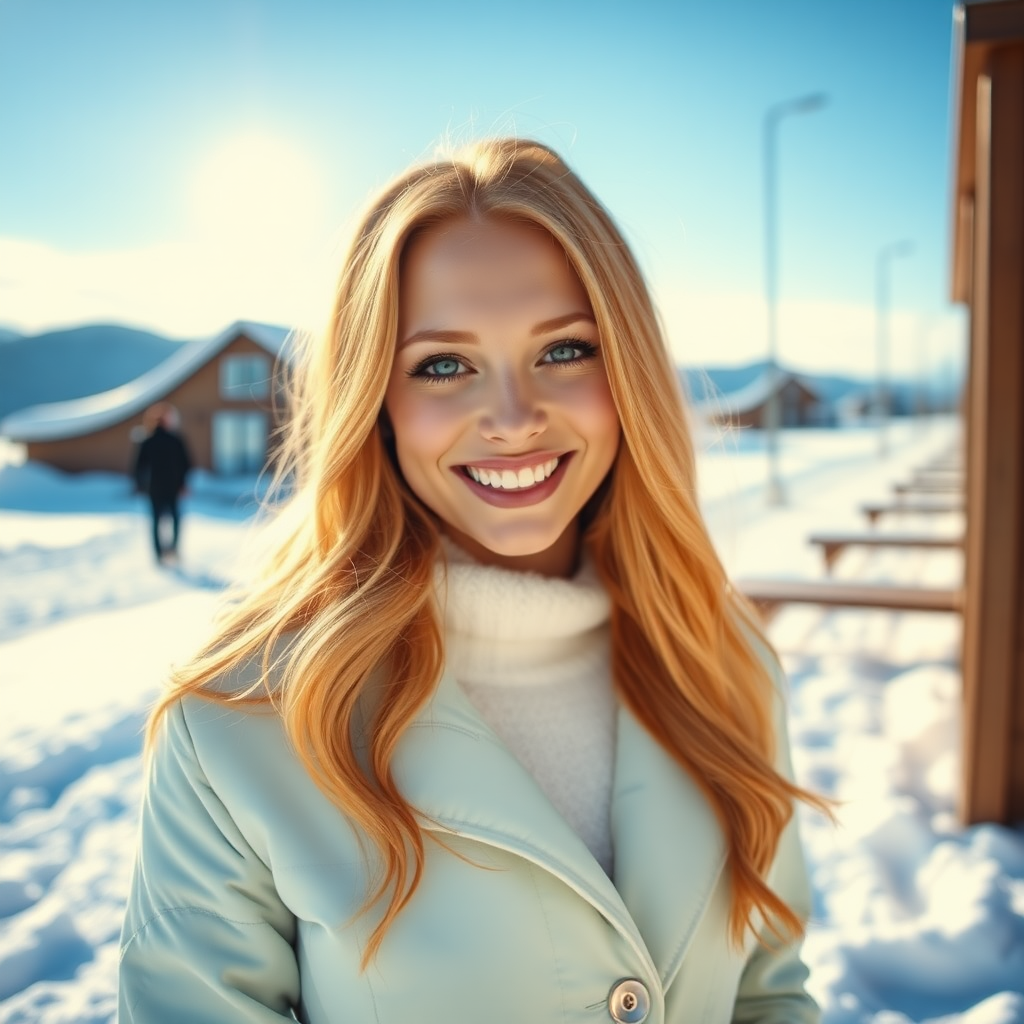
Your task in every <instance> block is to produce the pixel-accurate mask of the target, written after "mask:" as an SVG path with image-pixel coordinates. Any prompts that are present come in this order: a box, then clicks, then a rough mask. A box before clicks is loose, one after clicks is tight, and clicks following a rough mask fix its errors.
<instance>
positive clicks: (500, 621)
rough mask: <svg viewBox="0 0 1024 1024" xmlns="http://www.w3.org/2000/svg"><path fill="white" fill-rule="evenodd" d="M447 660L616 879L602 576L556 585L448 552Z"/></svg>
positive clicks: (444, 586) (612, 710)
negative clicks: (610, 814) (613, 856)
mask: <svg viewBox="0 0 1024 1024" xmlns="http://www.w3.org/2000/svg"><path fill="white" fill-rule="evenodd" d="M445 553H446V555H447V562H448V566H447V574H446V576H447V579H445V573H444V572H443V571H442V572H440V573H439V580H438V592H439V598H440V600H441V603H442V607H443V608H444V614H445V627H446V630H445V632H446V635H445V644H446V661H447V666H448V669H449V671H451V672H452V674H453V675H454V677H455V679H456V680H457V681H458V683H459V685H460V686H461V687H462V689H463V690H464V692H465V693H466V695H467V696H468V697H469V699H470V701H471V702H472V703H473V705H474V706H475V707H476V709H477V711H479V712H480V714H481V715H482V717H483V718H484V719H485V720H486V722H487V723H488V725H490V727H491V728H492V729H493V730H494V731H495V733H497V735H498V736H499V737H500V738H501V740H502V742H504V744H505V745H506V746H507V747H508V748H509V750H510V751H511V752H512V753H513V754H514V755H515V756H516V758H517V759H518V760H519V762H520V763H521V764H522V765H523V767H524V768H525V769H526V770H527V771H528V772H529V773H530V774H531V775H532V776H533V778H534V779H535V780H536V781H537V783H538V785H539V786H540V788H541V789H542V790H543V791H544V793H545V795H546V796H547V797H548V799H549V800H550V801H551V803H552V804H553V805H554V807H555V808H556V809H557V810H558V811H559V813H561V815H562V816H563V817H564V818H565V820H566V821H567V822H568V823H569V825H570V826H571V827H572V828H573V829H574V830H575V831H576V833H577V835H579V837H580V838H581V839H582V840H583V841H584V842H585V843H586V845H587V847H588V848H589V849H590V851H591V853H593V855H594V857H595V859H596V860H597V861H598V863H599V864H600V865H601V866H602V867H603V868H604V870H605V871H606V872H607V873H608V874H609V876H610V875H611V873H612V842H611V828H610V822H609V809H610V805H611V790H612V775H613V763H614V753H615V718H616V707H617V704H616V699H615V695H614V693H613V692H612V684H611V666H610V660H609V631H608V620H609V615H610V610H611V609H610V602H609V600H608V595H607V594H606V593H605V591H604V589H603V588H602V586H601V584H600V582H599V581H598V579H597V576H596V574H595V573H594V571H593V569H592V568H591V567H590V566H588V565H586V564H584V566H583V568H582V569H581V570H580V571H579V572H578V573H577V574H576V576H575V577H573V578H572V579H568V580H564V579H552V578H548V577H544V576H540V575H537V574H534V573H524V572H515V571H513V570H509V569H503V568H500V567H497V566H485V565H480V564H478V563H477V562H475V561H473V560H472V559H471V558H470V556H469V555H467V554H466V553H465V552H463V551H461V550H460V549H458V548H457V547H455V546H454V545H453V544H451V543H449V542H446V543H445Z"/></svg>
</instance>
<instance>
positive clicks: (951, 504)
mask: <svg viewBox="0 0 1024 1024" xmlns="http://www.w3.org/2000/svg"><path fill="white" fill-rule="evenodd" d="M860 510H861V512H863V513H864V515H866V516H867V517H868V522H869V523H871V524H872V525H874V524H875V523H877V522H878V520H879V519H881V517H882V516H884V515H888V514H889V513H890V512H899V513H901V514H908V513H909V514H912V515H923V516H927V515H949V514H950V513H952V512H963V510H964V503H963V502H962V501H922V502H910V501H896V502H885V503H880V504H876V505H870V504H869V505H861V507H860Z"/></svg>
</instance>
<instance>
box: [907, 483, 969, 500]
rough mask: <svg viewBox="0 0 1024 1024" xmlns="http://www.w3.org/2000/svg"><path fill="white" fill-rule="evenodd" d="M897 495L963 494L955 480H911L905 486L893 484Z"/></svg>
mask: <svg viewBox="0 0 1024 1024" xmlns="http://www.w3.org/2000/svg"><path fill="white" fill-rule="evenodd" d="M892 489H893V491H894V492H895V493H896V494H897V495H900V496H902V495H905V494H939V495H942V494H963V492H964V487H963V484H962V483H960V482H959V481H957V480H949V481H940V480H911V481H910V483H907V484H893V485H892Z"/></svg>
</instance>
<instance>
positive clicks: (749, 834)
mask: <svg viewBox="0 0 1024 1024" xmlns="http://www.w3.org/2000/svg"><path fill="white" fill-rule="evenodd" d="M467 217H468V218H479V219H483V218H505V219H511V220H515V221H519V222H526V223H530V224H534V225H538V226H540V227H542V228H544V229H545V230H546V231H548V232H549V233H550V234H551V235H552V236H553V237H554V238H555V239H556V240H557V241H558V242H559V243H560V244H561V246H562V248H563V249H564V250H565V253H566V254H567V257H568V259H569V260H570V261H571V263H572V265H573V267H574V268H575V271H576V273H577V274H578V276H579V279H580V281H581V282H582V284H583V287H584V288H585V290H586V292H587V294H588V296H589V298H590V302H591V305H592V308H593V311H594V316H595V319H596V322H597V327H598V331H599V335H600V340H601V348H602V353H603V357H604V360H605V365H606V367H607V373H608V379H609V384H610V388H611V392H612V395H613V398H614V401H615V405H616V407H617V410H618V415H619V418H620V421H621V424H622V443H621V445H620V447H619V452H618V455H617V459H616V463H615V465H614V467H613V469H612V473H611V474H610V479H609V481H608V483H607V487H606V488H604V490H603V494H602V495H601V496H600V499H599V501H598V503H597V506H598V507H597V508H596V510H594V512H593V515H592V517H591V518H590V521H589V523H588V524H587V528H586V532H585V534H584V538H583V542H584V543H585V544H586V545H587V546H588V548H589V553H590V555H591V557H592V558H593V560H594V563H595V565H596V567H597V570H598V572H599V574H600V576H601V579H602V580H603V582H604V584H605V586H606V588H607V590H608V592H609V594H610V596H611V602H612V615H611V631H612V666H611V668H612V674H613V678H614V683H615V688H616V692H617V694H618V696H619V698H620V699H621V700H622V701H623V702H624V703H625V704H626V705H627V706H628V707H629V708H630V710H631V711H632V712H633V713H634V714H635V715H636V717H637V718H638V719H639V721H640V722H641V723H642V724H643V725H644V726H645V727H646V729H647V730H648V731H649V732H650V734H651V735H652V736H653V737H654V739H655V740H656V741H657V742H658V743H660V744H661V746H662V747H663V748H664V749H665V750H666V751H668V753H669V754H670V755H671V756H672V757H673V758H674V759H675V760H676V761H677V762H678V763H679V764H680V765H681V766H682V767H683V768H684V769H685V770H686V771H687V772H689V773H690V775H691V776H692V777H693V778H694V780H695V781H696V782H697V783H698V784H699V785H700V787H701V788H702V790H703V791H704V793H705V794H706V796H707V798H708V800H709V801H710V803H711V806H712V807H713V808H714V810H715V812H716V814H717V817H718V820H719V821H720V823H721V826H722V829H723V832H724V835H725V839H726V843H727V849H728V868H729V872H730V883H731V890H730V891H731V909H730V919H729V933H730V937H731V939H732V941H733V942H735V943H737V944H739V943H740V942H741V941H742V940H743V937H744V934H745V933H746V931H747V930H748V929H749V928H751V927H754V924H755V921H756V920H757V917H758V916H760V917H761V918H763V919H764V920H765V921H767V922H768V925H769V927H770V928H771V929H772V930H773V931H775V932H776V934H778V935H779V936H780V937H781V936H782V935H784V934H798V933H799V932H800V931H801V928H802V923H801V922H800V920H799V919H798V918H797V916H796V915H795V914H794V913H793V911H792V910H791V909H790V908H789V907H788V906H787V905H786V904H784V903H783V902H782V901H781V900H780V899H779V898H778V897H777V896H776V895H775V894H774V893H773V892H772V891H771V889H770V888H769V887H768V885H767V884H766V882H765V875H766V873H767V870H768V868H769V866H770V864H771V861H772V859H773V857H774V854H775V850H776V847H777V844H778V841H779V837H780V834H781V832H782V830H783V828H784V827H785V825H786V823H787V822H788V820H789V818H790V816H791V814H792V807H793V799H794V798H798V799H803V800H808V801H810V802H812V803H819V801H817V799H816V798H814V797H812V796H811V795H810V794H807V793H805V792H804V791H802V790H800V789H798V788H797V787H795V786H794V785H793V784H792V783H790V782H789V781H787V780H786V779H785V778H783V777H782V776H781V775H779V774H778V773H777V772H776V771H775V769H774V768H773V757H774V753H775V751H774V749H773V746H774V730H773V724H772V723H773V711H772V704H773V701H775V700H777V699H778V695H777V694H776V693H775V692H774V689H775V688H774V684H773V681H772V677H771V674H770V670H769V668H768V667H767V666H766V664H765V661H764V658H763V657H762V656H760V655H759V654H758V652H757V650H756V649H755V646H757V647H760V646H761V645H762V644H763V645H764V650H765V651H769V650H770V648H769V647H768V645H767V643H766V642H765V641H764V638H763V637H762V636H761V635H760V632H759V630H758V629H757V626H756V624H755V622H754V619H753V617H752V615H751V614H750V612H749V610H748V609H747V608H746V607H745V605H744V604H743V602H742V601H741V600H740V599H738V598H737V597H736V596H735V595H734V594H733V593H732V591H731V589H730V587H729V583H728V580H727V579H726V575H725V572H724V570H723V568H722V565H721V563H720V561H719V559H718V557H717V555H716V553H715V551H714V548H713V546H712V543H711V540H710V538H709V536H708V533H707V530H706V528H705V525H704V522H703V520H702V518H701V515H700V511H699V508H698V504H697V497H696V474H695V465H694V453H693V445H692V441H691V438H690V434H689V429H688V426H687V422H686V417H685V411H684V407H683V401H682V396H681V393H680V387H679V382H678V378H677V375H676V370H675V368H674V366H673V364H672V361H671V359H670V358H669V355H668V351H667V348H666V346H665V343H664V339H663V337H662V332H661V330H660V328H659V325H658V319H657V316H656V314H655V311H654V307H653V305H652V302H651V299H650V296H649V294H648V291H647V288H646V286H645V284H644V281H643V278H642V276H641V274H640V271H639V269H638V267H637V265H636V263H635V261H634V258H633V256H632V254H631V253H630V251H629V248H628V246H627V245H626V243H625V241H624V239H623V237H622V235H621V234H620V233H619V231H618V229H617V228H616V227H615V225H614V224H613V222H612V220H611V218H610V217H609V216H608V214H607V213H606V211H605V210H604V208H603V207H602V206H601V205H600V203H599V202H598V201H597V200H596V199H595V198H594V196H593V195H591V193H590V192H589V191H588V190H587V189H586V188H585V187H584V185H583V184H582V183H581V182H580V180H579V179H578V178H577V177H576V176H575V175H574V174H573V173H572V172H571V171H570V170H569V168H568V167H567V166H566V165H565V163H564V162H563V161H562V160H561V159H560V158H559V157H558V156H557V155H556V154H555V153H554V152H552V151H551V150H550V149H548V148H547V147H545V146H543V145H541V144H539V143H536V142H530V141H525V140H517V139H493V140H486V141H482V142H479V143H476V144H474V145H472V146H470V147H468V148H467V149H465V150H463V151H460V152H457V153H455V154H454V155H449V156H446V157H444V158H439V159H437V160H436V161H434V162H429V163H425V164H423V165H422V166H417V167H414V168H413V169H411V170H409V171H408V172H407V173H405V174H404V175H402V176H401V177H400V178H399V179H397V180H396V181H395V182H394V183H393V184H392V185H391V186H390V187H389V188H388V189H386V190H385V191H384V193H383V194H382V195H380V196H379V197H378V198H377V200H376V201H375V202H374V203H373V204H372V205H371V206H370V208H369V210H368V212H367V213H366V215H365V216H364V218H363V220H362V222H361V224H359V226H358V228H357V230H356V232H355V237H354V240H353V242H352V245H351V249H350V251H349V253H348V256H347V258H346V259H345V262H344V265H343V267H342V270H341V275H340V280H339V282H338V287H337V293H336V296H335V302H334V306H333V310H332V314H331V318H330V321H329V324H328V327H327V329H326V330H325V332H324V333H323V334H322V336H319V337H316V338H312V339H310V340H309V341H308V343H307V344H306V345H305V347H304V349H303V350H302V351H300V352H299V354H298V356H297V359H296V362H295V367H296V369H295V372H294V380H293V382H292V384H293V387H292V394H291V396H290V410H289V412H290V414H289V420H288V425H287V434H286V437H285V439H284V444H283V460H282V462H281V463H280V466H279V473H280V474H282V475H284V476H287V477H288V479H289V481H290V484H291V486H292V488H293V491H292V496H291V497H290V498H289V500H288V503H287V505H286V506H285V508H284V510H283V512H282V514H281V518H280V520H279V522H278V524H277V529H278V536H277V539H276V541H275V543H274V545H273V547H272V548H271V551H270V553H269V554H268V557H267V560H266V564H265V566H264V567H263V572H262V575H261V576H260V577H259V578H258V579H256V580H255V581H254V582H253V583H251V584H250V585H249V586H248V587H247V589H246V590H245V591H244V593H243V594H242V596H241V598H240V599H239V600H237V601H235V602H234V603H233V604H232V605H230V606H229V607H228V609H227V610H226V612H225V614H224V616H223V618H222V621H221V623H220V626H219V629H218V630H217V632H216V635H215V636H214V637H213V638H212V639H211V640H210V642H209V643H208V644H207V646H206V647H205V648H204V649H203V650H202V651H201V652H200V653H199V654H198V656H197V657H196V658H195V659H194V660H193V661H192V662H191V663H190V664H189V665H187V666H186V667H185V668H183V669H181V670H180V671H179V672H178V673H177V674H176V677H175V680H174V686H173V687H172V689H171V690H170V692H169V693H168V694H167V695H166V696H165V697H164V698H163V700H162V701H161V703H160V704H159V705H158V706H157V708H156V709H155V711H154V715H153V717H152V718H151V720H150V726H149V733H148V738H149V742H150V744H151V743H152V741H153V739H154V737H155V730H156V724H157V722H158V721H159V718H160V715H161V713H162V712H163V711H164V710H165V709H166V708H167V707H168V705H169V704H170V703H172V702H173V701H175V700H177V699H178V698H179V697H181V696H183V695H186V694H194V695H197V696H200V697H203V698H206V699H208V700H211V701H217V702H221V703H225V704H232V705H235V706H243V707H247V708H249V709H251V710H252V711H257V710H259V708H260V707H261V706H262V707H264V708H265V709H267V710H270V711H272V712H273V713H276V714H279V715H280V716H281V718H282V721H283V725H284V728H285V730H286V732H287V734H288V736H289V738H290V740H291V742H292V744H293V746H294V748H295V750H296V751H297V753H298V756H299V757H300V758H301V760H302V762H303V763H304V765H305V767H306V768H307V770H308V771H309V773H310V775H311V776H312V777H313V778H314V779H315V781H316V782H317V784H318V785H319V786H320V787H321V789H322V790H323V791H324V792H325V793H326V794H327V796H328V797H329V798H330V799H331V800H332V801H333V802H334V803H335V804H336V805H337V806H338V808H339V809H340V810H341V812H342V813H344V814H345V815H347V816H348V818H349V819H350V820H351V821H352V822H353V823H354V824H355V825H356V826H357V828H358V829H359V830H361V832H362V833H363V834H364V835H365V836H366V837H367V838H368V840H369V841H370V842H371V843H372V844H373V846H374V847H375V848H376V850H377V851H378V853H379V855H380V863H381V865H382V871H381V873H380V877H379V878H378V879H377V884H376V886H375V887H374V888H372V889H371V891H370V892H369V893H368V894H367V898H366V902H365V904H364V909H367V908H368V907H370V906H373V905H376V904H377V903H378V902H381V903H382V905H383V908H384V909H383V913H382V915H381V918H380V922H379V924H378V925H377V927H376V928H375V930H374V932H373V934H372V936H371V939H370V942H369V944H368V947H367V949H366V953H365V957H364V965H365V963H367V962H368V961H369V960H370V959H371V958H372V957H373V955H374V954H375V952H376V950H377V949H378V948H379V946H380V943H381V942H382V941H383V939H384V936H385V934H386V932H387V930H388V928H389V926H390V925H391V923H392V922H393V921H394V919H395V917H396V916H397V915H398V914H399V913H400V912H401V911H402V909H403V907H404V906H405V905H406V904H407V902H408V901H409V899H410V898H411V897H412V895H413V893H414V892H415V890H416V887H417V885H418V883H419V880H420V878H421V875H422V871H423V863H424V831H423V829H422V828H421V826H420V823H419V820H418V818H417V810H416V808H415V807H412V806H410V804H409V803H408V802H407V801H406V800H405V798H404V797H403V796H402V794H401V792H399V790H398V787H397V785H396V784H395V781H394V778H393V776H392V773H391V759H392V755H393V753H394V751H395V748H396V746H397V744H398V742H399V740H400V738H401V737H402V734H403V731H404V730H405V728H406V727H407V726H408V725H409V723H410V721H411V720H412V718H413V717H414V716H415V714H416V713H417V711H419V709H420V708H421V707H422V706H423V705H424V704H425V703H426V702H427V701H428V700H429V699H430V697H431V695H432V693H433V691H434V688H435V686H436V684H437V682H438V679H439V678H440V674H441V671H442V668H443V663H444V645H443V639H442V629H441V623H440V622H439V620H438V610H437V606H436V601H435V598H434V575H433V572H434V564H435V562H436V560H437V559H438V558H439V557H440V546H439V542H438V524H437V523H436V521H435V519H434V517H433V516H432V514H431V513H429V512H428V511H427V510H426V509H425V508H424V507H423V506H422V505H421V504H420V502H419V501H418V500H417V499H416V498H415V496H413V494H412V493H411V492H410V491H409V489H408V488H407V487H406V486H405V484H404V482H403V480H402V479H401V475H400V473H399V471H398V470H397V468H396V466H395V464H394V462H393V460H392V459H391V458H390V457H389V455H388V451H387V446H386V444H385V439H384V437H383V435H382V431H381V423H380V414H381V410H382V408H383V402H384V393H385V389H386V386H387V383H388V377H389V374H390V371H391V366H392V362H393V358H394V352H395V346H396V342H397V331H398V295H399V272H400V262H401V257H402V253H403V249H404V247H405V245H406V243H407V242H408V240H409V238H410V236H411V235H412V234H413V232H415V231H417V230H420V229H423V228H425V227H428V226H430V225H434V224H438V223H440V222H443V221H446V220H449V219H452V218H467ZM282 652H283V653H282ZM253 662H257V663H259V664H260V665H261V670H260V673H259V674H260V677H261V679H262V684H257V685H255V686H250V687H249V688H247V689H242V690H239V689H238V688H237V687H236V688H234V689H233V688H232V687H231V686H230V685H225V679H226V680H227V681H228V683H229V684H230V679H231V675H232V672H233V671H234V670H237V668H238V666H239V665H241V664H242V663H250V664H251V663H253ZM380 680H384V683H383V685H379V683H380ZM371 686H372V687H373V698H372V702H371V701H370V698H369V693H370V689H371ZM370 703H372V713H370V714H369V716H366V715H365V708H366V706H367V704H370ZM361 708H362V709H363V710H362V711H361V710H360V709H361ZM357 734H358V735H359V739H360V744H359V746H361V747H363V748H364V749H365V750H366V751H368V753H367V754H366V755H365V757H360V756H357V753H356V746H357V745H356V743H355V742H354V738H355V737H356V735H357Z"/></svg>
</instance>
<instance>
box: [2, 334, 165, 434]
mask: <svg viewBox="0 0 1024 1024" xmlns="http://www.w3.org/2000/svg"><path fill="white" fill-rule="evenodd" d="M6 333H8V332H3V333H0V417H3V416H7V415H8V414H9V413H12V412H15V411H17V410H18V409H24V408H26V407H27V406H30V405H39V404H41V403H43V402H63V401H66V400H68V399H70V398H84V397H85V396H86V395H94V394H97V393H98V392H100V391H109V390H110V389H111V388H116V387H118V386H120V385H121V384H126V383H127V382H128V381H130V380H134V379H135V378H136V377H139V376H141V375H142V374H143V373H145V372H146V371H147V370H151V369H152V368H153V367H154V366H156V365H157V364H159V363H162V362H163V361H164V360H165V359H166V358H167V357H168V356H170V355H173V354H174V353H175V352H176V351H177V350H178V347H179V345H181V344H182V342H180V341H172V340H171V339H170V338H164V337H162V336H161V335H159V334H153V333H151V332H149V331H139V330H134V329H132V328H129V327H117V326H112V325H95V326H89V327H75V328H72V329H70V330H66V331H50V332H47V333H45V334H36V335H32V336H30V337H20V336H18V335H13V332H10V333H11V334H12V335H13V336H12V337H10V338H6V337H5V334H6Z"/></svg>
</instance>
